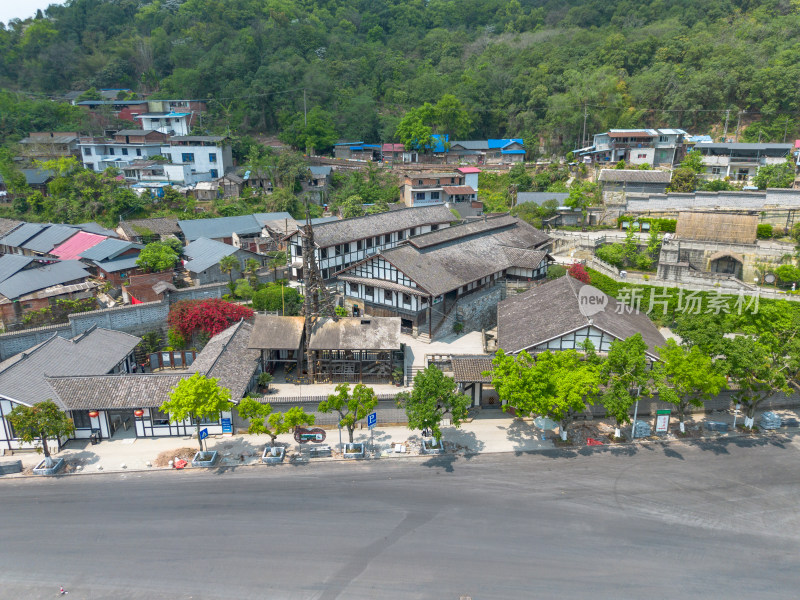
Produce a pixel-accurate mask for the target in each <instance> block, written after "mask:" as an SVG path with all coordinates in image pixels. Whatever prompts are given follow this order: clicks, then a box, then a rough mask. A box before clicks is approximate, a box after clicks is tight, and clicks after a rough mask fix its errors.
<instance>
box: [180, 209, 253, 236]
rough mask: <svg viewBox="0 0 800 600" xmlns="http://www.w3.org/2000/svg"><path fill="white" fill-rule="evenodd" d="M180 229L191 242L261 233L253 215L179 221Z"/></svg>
mask: <svg viewBox="0 0 800 600" xmlns="http://www.w3.org/2000/svg"><path fill="white" fill-rule="evenodd" d="M178 227H180V228H181V231H183V235H184V236H186V239H187V240H188V241H190V242H191V241H194V240H197V239H200V238H204V237H205V238H210V239H215V238H228V237H231V236H232V235H233V234H234V233H236V234H238V235H247V234H253V233H258V232H260V231H261V225H260V224H259V222H258V221H257V220H256V218H255V217H254V216H253V215H243V216H240V217H219V218H217V219H191V220H187V221H178Z"/></svg>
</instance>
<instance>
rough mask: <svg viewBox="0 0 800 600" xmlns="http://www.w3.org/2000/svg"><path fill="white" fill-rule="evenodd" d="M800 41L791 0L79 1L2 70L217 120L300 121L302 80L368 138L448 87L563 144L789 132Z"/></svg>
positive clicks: (51, 12)
mask: <svg viewBox="0 0 800 600" xmlns="http://www.w3.org/2000/svg"><path fill="white" fill-rule="evenodd" d="M798 49H800V14H799V13H798V2H794V1H791V0H743V1H736V2H733V1H730V0H707V1H705V2H697V1H696V0H652V1H650V2H644V3H640V2H633V1H632V0H621V1H609V0H591V1H586V2H579V1H575V0H567V1H563V0H549V1H541V0H470V1H468V2H465V1H463V0H154V1H151V2H148V1H146V0H68V1H67V5H66V6H63V7H62V6H53V7H50V8H49V9H48V10H47V11H46V12H45V14H44V15H41V18H32V19H29V20H27V21H24V22H20V21H12V22H11V23H10V24H7V26H6V27H5V28H4V29H0V85H2V86H3V87H5V88H7V89H10V90H21V91H24V92H25V93H26V94H45V95H46V94H50V95H54V94H57V93H59V92H62V91H66V90H70V89H87V88H89V87H91V86H94V87H96V88H101V87H112V88H116V87H130V88H133V89H134V90H136V91H139V92H153V93H155V94H157V96H158V97H180V98H187V97H188V98H208V99H213V100H212V102H211V110H212V113H213V117H214V119H213V121H212V123H213V125H212V127H211V128H212V129H216V130H219V131H225V130H232V131H239V132H241V133H247V132H255V131H258V132H275V131H278V130H279V129H281V126H282V124H283V125H285V124H287V123H292V122H294V121H295V119H296V116H297V115H298V113H302V111H303V90H305V93H306V101H307V106H308V108H309V110H311V109H312V108H316V109H317V112H316V113H315V117H319V118H323V117H325V116H326V115H329V116H330V117H331V118H332V119H333V122H334V124H335V128H336V134H337V135H338V136H339V137H340V138H347V139H363V140H365V141H391V140H392V139H395V131H396V126H397V122H398V120H399V119H400V118H401V117H402V115H403V114H404V113H405V112H406V111H407V110H409V109H411V108H413V107H416V106H419V105H421V104H423V103H424V102H431V103H436V102H437V101H438V100H440V99H441V98H442V96H444V95H445V94H448V93H450V94H453V95H454V96H456V97H457V98H458V99H459V100H460V101H461V102H462V103H463V104H464V105H465V106H466V108H467V109H468V111H469V114H470V118H471V131H470V136H474V137H495V136H511V135H514V136H522V137H525V138H526V139H527V140H529V141H534V140H536V139H537V138H540V139H541V140H542V141H543V142H544V144H545V146H546V147H547V149H548V151H550V150H552V151H560V150H564V149H570V148H572V147H574V145H575V144H576V143H578V142H579V139H580V137H581V132H582V129H583V124H584V110H585V114H586V130H587V132H593V131H597V130H602V129H605V128H608V127H633V126H644V125H648V126H656V125H662V126H663V125H668V126H674V127H684V128H687V129H690V130H692V131H696V132H705V131H707V130H709V128H710V127H711V126H712V125H715V126H716V127H717V129H716V131H717V132H718V133H721V123H722V122H724V120H725V117H726V112H725V111H726V110H730V111H731V113H730V123H729V135H730V134H731V133H732V132H733V131H734V130H735V127H736V123H737V120H738V117H739V115H738V111H740V110H741V111H745V113H744V114H743V115H742V120H741V122H742V129H744V124H749V123H751V122H753V121H755V122H756V124H755V125H753V126H751V127H749V129H748V130H747V132H746V134H745V138H744V139H753V141H755V139H757V138H758V137H759V131H760V138H761V141H769V140H773V141H774V140H777V141H781V139H782V138H783V137H784V135H785V134H786V135H788V136H789V138H790V139H793V138H792V136H794V135H796V134H797V133H798V113H799V112H800V106H799V105H798V103H800V94H798V93H797V92H798V81H800V64H798V62H797V60H796V57H797V55H798ZM320 111H324V113H325V114H321V113H320ZM3 112H5V111H3ZM17 112H19V111H17ZM23 121H24V120H23ZM30 121H31V123H30V126H32V125H33V124H34V123H36V122H37V121H36V119H32V120H30ZM38 122H41V123H47V122H48V119H44V118H39V119H38ZM68 122H69V123H70V124H72V123H73V121H72V120H68ZM14 123H15V124H14V125H13V127H11V126H10V125H9V123H8V122H7V120H6V118H5V116H0V134H8V133H9V132H10V131H11V130H13V133H15V134H19V133H24V130H28V129H30V126H28V125H26V123H25V122H23V123H22V125H20V124H19V119H17V120H16V121H15V122H14ZM21 130H22V131H21Z"/></svg>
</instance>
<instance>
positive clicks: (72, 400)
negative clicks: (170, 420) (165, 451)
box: [45, 373, 189, 410]
mask: <svg viewBox="0 0 800 600" xmlns="http://www.w3.org/2000/svg"><path fill="white" fill-rule="evenodd" d="M187 377H189V375H187V374H185V373H184V374H177V373H169V374H161V373H139V374H136V373H134V374H131V375H99V376H98V375H94V376H92V375H89V376H79V377H75V376H72V377H46V378H45V380H46V382H47V383H48V384H49V386H50V387H51V388H52V389H53V391H54V392H55V393H56V394H57V396H58V401H59V402H60V404H61V405H62V407H63V408H64V409H65V410H105V409H111V410H113V409H126V408H157V407H159V406H161V405H162V404H163V403H164V402H165V401H167V400H169V397H170V394H171V393H172V390H173V389H175V386H177V385H178V383H179V382H180V381H181V380H182V379H185V378H187Z"/></svg>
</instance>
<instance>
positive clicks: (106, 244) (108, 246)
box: [81, 238, 144, 261]
mask: <svg viewBox="0 0 800 600" xmlns="http://www.w3.org/2000/svg"><path fill="white" fill-rule="evenodd" d="M131 248H138V249H139V250H141V249H142V248H144V246H142V245H141V244H135V243H133V242H129V241H127V240H115V239H113V238H109V239H107V240H103V241H102V242H100V243H99V244H95V245H94V246H92V247H91V248H88V249H86V250H84V251H83V252H82V253H81V258H83V259H85V260H91V261H96V260H110V259H112V258H114V257H115V256H119V255H120V254H122V253H123V252H125V251H127V250H130V249H131Z"/></svg>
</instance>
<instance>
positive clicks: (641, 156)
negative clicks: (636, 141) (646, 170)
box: [636, 153, 647, 158]
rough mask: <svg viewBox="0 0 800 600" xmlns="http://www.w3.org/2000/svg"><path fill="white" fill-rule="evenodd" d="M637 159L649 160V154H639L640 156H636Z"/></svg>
mask: <svg viewBox="0 0 800 600" xmlns="http://www.w3.org/2000/svg"><path fill="white" fill-rule="evenodd" d="M636 158H647V154H641V153H639V154H637V155H636Z"/></svg>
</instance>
